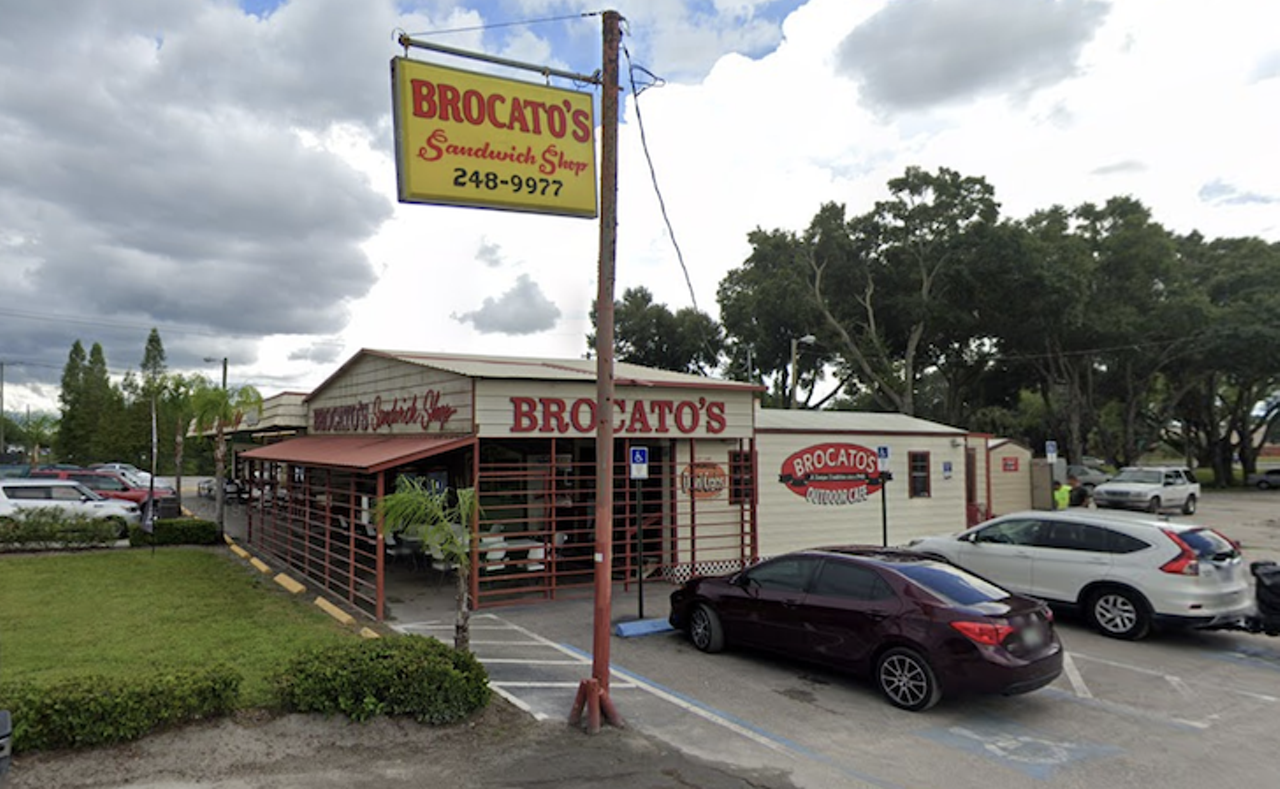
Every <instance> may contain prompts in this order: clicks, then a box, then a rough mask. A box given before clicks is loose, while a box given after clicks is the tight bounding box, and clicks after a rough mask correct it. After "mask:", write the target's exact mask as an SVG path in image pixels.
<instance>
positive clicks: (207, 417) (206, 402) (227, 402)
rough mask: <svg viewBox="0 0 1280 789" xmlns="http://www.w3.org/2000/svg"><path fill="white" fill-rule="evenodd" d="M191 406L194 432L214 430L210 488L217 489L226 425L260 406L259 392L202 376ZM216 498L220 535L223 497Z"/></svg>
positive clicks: (220, 482) (223, 469)
mask: <svg viewBox="0 0 1280 789" xmlns="http://www.w3.org/2000/svg"><path fill="white" fill-rule="evenodd" d="M191 405H192V410H193V412H194V414H195V424H196V430H197V432H200V433H204V432H207V431H209V430H212V431H213V432H214V448H213V467H214V470H213V473H214V478H215V480H216V483H215V488H214V490H217V491H221V489H222V485H223V484H224V483H225V481H226V478H227V432H226V431H227V429H228V428H234V427H235V426H236V425H238V424H240V420H241V419H243V418H244V417H245V416H246V415H247V414H250V413H258V412H260V411H261V410H262V395H261V394H259V393H258V390H257V389H255V388H254V387H252V386H248V385H245V386H238V387H232V388H229V389H223V388H222V387H220V386H214V385H213V384H212V383H210V382H209V381H208V380H207V379H202V384H201V386H200V387H199V388H198V389H197V390H196V391H195V392H194V393H193V394H192V398H191ZM214 501H215V502H217V505H216V506H217V510H216V512H217V521H218V535H219V536H222V534H223V532H224V531H225V528H226V527H225V524H226V497H225V496H221V495H218V496H215V497H214Z"/></svg>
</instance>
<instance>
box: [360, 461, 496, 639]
mask: <svg viewBox="0 0 1280 789" xmlns="http://www.w3.org/2000/svg"><path fill="white" fill-rule="evenodd" d="M479 515H480V507H479V502H478V500H477V498H476V489H475V488H457V489H444V490H435V489H433V488H432V487H431V483H430V482H429V481H428V480H425V479H422V478H420V477H412V476H402V477H400V478H399V479H398V480H397V481H396V491H395V493H391V494H389V495H387V496H383V497H382V500H381V501H379V502H378V524H379V529H381V530H382V533H384V534H385V533H386V528H387V524H388V523H391V524H396V525H397V526H399V525H403V527H404V531H403V532H402V534H403V535H404V536H406V537H410V538H416V539H418V540H421V541H422V543H423V545H424V546H426V548H427V550H428V551H430V552H431V554H432V555H439V556H442V557H444V560H445V561H446V562H448V563H449V564H452V565H453V566H454V567H455V568H456V570H455V572H454V575H455V578H456V588H457V595H456V600H457V612H456V614H455V616H454V623H453V647H454V649H457V650H458V651H460V652H470V651H471V534H472V530H473V529H474V528H475V522H476V519H477V518H478V517H479Z"/></svg>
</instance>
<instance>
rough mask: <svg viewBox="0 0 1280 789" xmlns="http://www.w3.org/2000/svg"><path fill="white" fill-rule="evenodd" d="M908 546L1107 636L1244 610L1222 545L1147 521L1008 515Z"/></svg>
mask: <svg viewBox="0 0 1280 789" xmlns="http://www.w3.org/2000/svg"><path fill="white" fill-rule="evenodd" d="M1099 487H1101V486H1099ZM909 547H910V548H911V549H912V550H914V551H919V552H921V553H926V554H930V555H934V556H941V557H943V558H945V559H948V560H950V561H951V562H953V563H955V564H958V565H960V566H961V567H963V568H965V569H966V570H969V571H970V572H974V573H977V574H978V575H981V576H984V577H986V578H989V579H990V580H992V581H994V582H996V583H997V584H999V585H1000V586H1003V587H1004V588H1006V589H1008V590H1009V591H1011V592H1018V593H1019V594H1024V595H1030V596H1032V597H1039V598H1040V599H1042V600H1047V601H1049V602H1051V603H1058V604H1061V605H1068V606H1076V607H1078V608H1079V609H1080V610H1081V611H1082V612H1083V613H1084V614H1085V616H1086V617H1087V618H1088V619H1089V621H1090V622H1091V623H1092V624H1093V625H1094V627H1096V628H1097V629H1098V630H1099V631H1101V632H1102V634H1103V635H1107V636H1111V637H1113V638H1126V639H1138V638H1142V637H1143V636H1145V635H1146V634H1147V632H1148V631H1149V630H1150V629H1151V627H1152V625H1170V626H1184V627H1206V626H1212V625H1216V624H1219V623H1221V622H1229V621H1235V620H1236V619H1238V618H1239V617H1240V616H1242V615H1244V614H1245V613H1247V612H1248V611H1250V610H1251V608H1252V606H1253V599H1252V595H1250V593H1249V580H1248V576H1247V575H1246V573H1245V568H1244V560H1243V559H1242V558H1241V556H1240V550H1239V549H1238V548H1237V547H1236V545H1235V544H1234V543H1232V542H1231V540H1229V539H1227V538H1226V537H1224V536H1222V535H1221V534H1219V533H1218V532H1216V531H1214V530H1212V529H1207V528H1205V527H1203V526H1197V525H1194V524H1190V523H1185V522H1181V521H1179V522H1170V521H1165V520H1161V519H1159V518H1155V517H1152V516H1149V515H1135V514H1130V513H1118V512H1117V513H1104V512H1099V511H1097V510H1087V509H1073V510H1066V511H1062V512H1040V511H1034V512H1017V513H1013V514H1011V515H1004V516H1001V517H999V518H996V519H994V520H990V521H987V522H986V523H982V524H979V525H977V526H975V527H973V528H972V529H969V530H968V531H964V532H961V533H960V534H956V535H950V536H940V537H925V538H922V539H919V540H914V541H912V542H911V543H909Z"/></svg>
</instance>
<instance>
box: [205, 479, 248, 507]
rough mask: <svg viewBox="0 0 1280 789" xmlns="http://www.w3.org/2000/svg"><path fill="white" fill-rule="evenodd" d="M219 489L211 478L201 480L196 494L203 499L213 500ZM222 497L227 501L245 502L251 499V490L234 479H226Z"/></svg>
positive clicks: (223, 482) (223, 484)
mask: <svg viewBox="0 0 1280 789" xmlns="http://www.w3.org/2000/svg"><path fill="white" fill-rule="evenodd" d="M217 487H218V483H217V482H216V481H215V480H214V479H213V478H212V477H210V478H209V479H202V480H200V484H199V485H198V486H197V488H196V492H197V493H198V494H199V495H200V497H201V498H204V499H212V498H213V494H214V491H215V490H217ZM222 495H223V497H224V498H225V499H226V500H227V501H240V502H243V501H247V500H248V499H249V490H248V488H246V487H245V486H244V485H241V484H240V483H239V482H237V481H236V480H234V479H224V480H223V481H222Z"/></svg>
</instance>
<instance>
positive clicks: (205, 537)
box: [129, 518, 218, 548]
mask: <svg viewBox="0 0 1280 789" xmlns="http://www.w3.org/2000/svg"><path fill="white" fill-rule="evenodd" d="M217 542H218V524H216V523H214V522H213V521H206V520H200V519H199V518H157V519H156V522H155V531H154V532H152V533H151V534H147V533H146V532H144V531H143V530H142V527H141V526H130V527H129V544H130V545H132V546H134V547H135V548H136V547H140V546H147V547H149V546H152V545H214V544H216V543H217Z"/></svg>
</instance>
